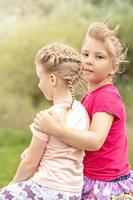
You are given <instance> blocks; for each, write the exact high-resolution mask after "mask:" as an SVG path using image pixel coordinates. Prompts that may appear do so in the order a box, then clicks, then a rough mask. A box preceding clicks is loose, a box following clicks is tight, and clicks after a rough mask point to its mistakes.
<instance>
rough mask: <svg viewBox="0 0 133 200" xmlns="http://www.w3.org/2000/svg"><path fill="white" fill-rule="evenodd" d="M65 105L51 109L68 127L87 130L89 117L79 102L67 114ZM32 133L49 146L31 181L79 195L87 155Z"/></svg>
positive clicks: (54, 138) (38, 133) (52, 137)
mask: <svg viewBox="0 0 133 200" xmlns="http://www.w3.org/2000/svg"><path fill="white" fill-rule="evenodd" d="M65 107H66V103H61V104H56V105H54V106H52V107H51V108H49V110H53V111H54V112H56V113H57V114H58V115H59V117H60V118H61V119H62V120H63V121H64V122H65V124H66V126H67V127H70V128H74V129H78V130H87V129H88V127H89V119H88V115H87V113H86V111H85V108H84V107H83V106H82V104H81V103H80V102H77V101H75V102H74V105H73V108H72V110H68V111H66V109H65ZM30 128H31V131H32V133H33V134H34V135H35V136H36V137H37V138H39V139H40V140H42V141H44V145H46V149H45V152H44V154H43V156H42V159H41V162H40V166H39V168H38V171H37V172H36V173H35V174H34V175H33V177H32V180H33V181H34V182H37V183H38V184H40V185H43V186H45V187H48V188H53V189H57V190H63V191H70V192H78V191H81V190H82V188H83V163H82V161H83V157H84V152H83V151H82V150H79V149H77V148H74V147H72V146H69V145H67V144H65V143H63V142H62V141H60V140H59V139H58V138H56V137H54V136H48V135H46V134H44V133H43V134H42V133H41V132H38V131H36V130H35V129H34V128H33V126H32V125H31V126H30Z"/></svg>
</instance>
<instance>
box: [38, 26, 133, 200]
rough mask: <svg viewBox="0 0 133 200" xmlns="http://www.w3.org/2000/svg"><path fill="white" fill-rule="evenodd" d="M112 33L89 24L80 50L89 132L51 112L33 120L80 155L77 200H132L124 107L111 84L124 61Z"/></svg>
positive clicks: (132, 183) (122, 49) (131, 174)
mask: <svg viewBox="0 0 133 200" xmlns="http://www.w3.org/2000/svg"><path fill="white" fill-rule="evenodd" d="M117 30H118V28H115V29H109V28H108V26H107V25H106V24H104V23H101V22H95V23H92V24H91V25H90V27H89V29H88V31H87V33H86V36H85V39H84V42H83V45H82V47H81V60H82V64H83V66H84V72H83V78H84V80H85V81H86V82H87V84H88V92H87V93H86V95H85V96H84V97H83V99H82V104H83V105H84V107H85V108H86V110H87V112H88V115H89V117H90V130H88V131H79V130H74V129H70V128H68V127H66V126H65V125H64V124H63V123H61V122H60V120H59V119H58V117H57V116H56V114H54V112H49V113H42V114H41V115H40V117H39V118H37V120H36V128H37V129H38V130H41V131H42V132H45V134H48V135H53V136H56V137H57V138H58V139H60V140H61V141H63V142H65V143H66V144H69V145H72V146H74V147H76V148H79V149H83V150H85V157H84V161H83V163H84V189H83V193H82V200H118V199H119V200H120V199H121V200H126V199H128V200H132V199H133V172H132V171H131V170H130V164H129V162H128V143H127V134H126V114H125V108H124V104H123V101H122V98H121V96H120V93H119V91H118V89H117V88H116V86H115V85H114V84H113V77H114V76H115V75H116V73H119V72H120V66H121V65H120V64H121V63H123V62H125V56H126V51H125V50H124V48H123V46H122V44H121V42H120V40H119V39H118V37H117V36H116V33H117ZM46 125H47V126H46ZM75 178H76V177H75Z"/></svg>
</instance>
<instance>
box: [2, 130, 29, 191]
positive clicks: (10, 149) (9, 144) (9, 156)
mask: <svg viewBox="0 0 133 200" xmlns="http://www.w3.org/2000/svg"><path fill="white" fill-rule="evenodd" d="M29 139H30V134H28V133H24V134H23V133H20V131H18V130H17V131H15V130H11V129H10V130H9V129H7V130H0V158H1V159H0V187H3V186H5V185H7V184H8V183H9V182H10V181H11V180H12V177H13V175H14V174H15V171H16V169H17V166H18V163H19V160H20V154H21V152H22V151H23V150H24V149H25V148H26V146H28V143H29Z"/></svg>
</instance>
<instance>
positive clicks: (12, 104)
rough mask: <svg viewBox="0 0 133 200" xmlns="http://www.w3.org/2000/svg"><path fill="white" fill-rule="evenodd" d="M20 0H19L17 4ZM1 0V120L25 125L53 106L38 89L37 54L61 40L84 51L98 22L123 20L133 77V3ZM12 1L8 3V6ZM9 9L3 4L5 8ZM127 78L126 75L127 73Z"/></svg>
mask: <svg viewBox="0 0 133 200" xmlns="http://www.w3.org/2000/svg"><path fill="white" fill-rule="evenodd" d="M13 3H14V4H13ZM13 3H11V2H10V1H9V0H6V1H2V0H1V1H0V5H1V10H2V11H3V9H4V12H3V14H1V15H0V19H1V24H2V29H1V31H0V37H1V48H0V80H1V84H0V92H1V100H0V113H1V118H0V123H1V125H3V126H5V125H6V126H7V125H9V126H14V127H16V126H19V127H24V126H25V125H26V124H28V123H30V121H31V120H32V119H33V117H34V115H35V113H36V112H37V111H39V110H40V109H44V108H46V107H47V105H48V102H46V101H44V100H45V99H44V98H43V96H42V94H41V92H40V91H39V90H38V88H37V78H36V73H35V65H34V56H35V53H36V52H37V50H38V49H39V48H40V47H42V46H43V45H45V44H47V43H50V42H55V41H60V42H65V43H68V44H70V45H72V46H74V47H75V48H77V49H78V50H80V46H81V43H82V40H83V37H84V34H85V31H86V30H87V27H88V26H89V24H90V23H91V22H92V21H96V20H100V21H106V20H107V21H109V24H110V26H111V27H115V26H116V25H117V24H119V25H120V32H119V37H120V38H121V39H122V40H123V42H124V45H125V46H127V47H128V49H129V51H128V60H130V63H128V64H126V69H127V70H126V73H125V74H124V75H123V76H122V77H121V80H123V79H129V80H130V79H131V78H130V77H132V76H133V68H132V62H133V58H132V54H133V40H132V32H133V30H132V29H133V26H132V25H133V22H132V18H133V3H132V1H125V2H124V1H122V0H114V1H108V0H106V1H105V0H102V1H97V0H91V1H89V0H77V1H75V0H68V1H66V0H57V1H54V0H50V1H41V0H39V1H33V0H28V1H23V2H22V1H17V0H13ZM7 5H8V6H7ZM2 8H3V9H2ZM125 77H126V78H125Z"/></svg>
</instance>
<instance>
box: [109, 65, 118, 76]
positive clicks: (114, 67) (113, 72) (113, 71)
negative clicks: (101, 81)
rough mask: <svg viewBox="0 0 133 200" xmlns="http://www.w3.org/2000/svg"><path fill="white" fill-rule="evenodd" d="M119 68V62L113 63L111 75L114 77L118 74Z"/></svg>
mask: <svg viewBox="0 0 133 200" xmlns="http://www.w3.org/2000/svg"><path fill="white" fill-rule="evenodd" d="M118 67H119V63H118V62H115V63H113V64H112V70H111V72H110V74H111V75H114V74H115V73H116V72H117V70H118Z"/></svg>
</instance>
